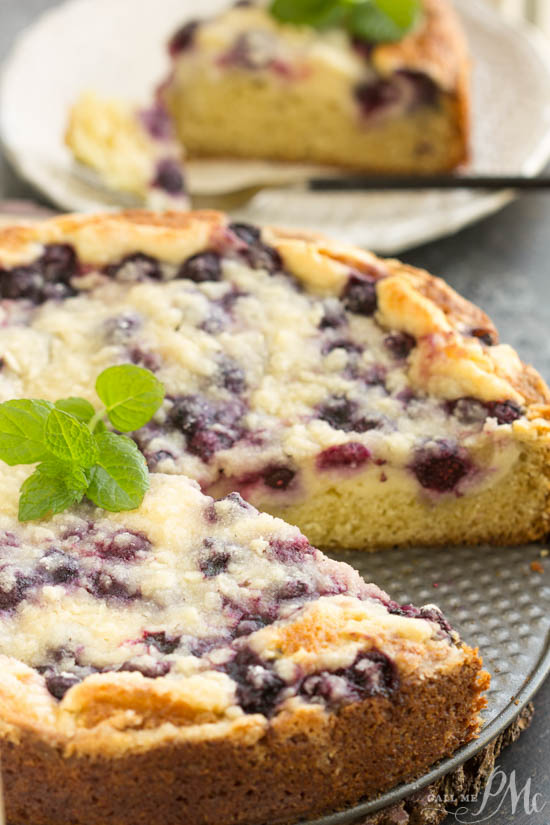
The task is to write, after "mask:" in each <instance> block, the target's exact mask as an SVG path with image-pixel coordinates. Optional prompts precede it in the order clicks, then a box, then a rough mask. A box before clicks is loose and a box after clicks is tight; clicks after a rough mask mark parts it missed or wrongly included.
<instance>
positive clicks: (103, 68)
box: [0, 0, 550, 253]
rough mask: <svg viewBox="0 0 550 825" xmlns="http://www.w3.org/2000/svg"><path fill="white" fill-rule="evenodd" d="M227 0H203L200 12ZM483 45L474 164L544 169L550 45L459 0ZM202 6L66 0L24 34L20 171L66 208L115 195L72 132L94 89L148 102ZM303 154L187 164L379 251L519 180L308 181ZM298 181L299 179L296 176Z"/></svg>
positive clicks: (194, 178) (252, 212) (437, 233)
mask: <svg viewBox="0 0 550 825" xmlns="http://www.w3.org/2000/svg"><path fill="white" fill-rule="evenodd" d="M228 1H229V0H201V3H200V11H199V13H200V15H201V16H206V15H208V14H209V13H212V12H215V11H217V10H218V9H220V8H224V7H225V6H227V4H228ZM456 5H457V7H458V9H459V11H460V13H461V15H462V18H463V21H464V24H465V27H466V30H467V33H468V37H469V41H470V46H471V50H472V53H473V58H474V80H473V87H474V88H473V91H474V136H473V149H474V159H473V167H472V169H473V171H478V172H484V173H498V172H500V173H511V174H517V173H524V174H536V173H537V172H538V171H539V170H540V169H541V168H542V167H543V166H544V165H545V164H546V162H547V160H548V159H549V157H550V45H549V44H548V43H547V42H545V41H543V39H542V36H541V35H537V34H536V32H534V30H531V29H528V28H525V27H522V28H521V29H519V28H518V27H512V26H509V25H507V24H506V23H505V22H504V21H503V20H501V19H500V17H498V16H497V14H496V13H495V12H494V11H493V10H492V9H491V8H490V6H489V5H488V4H487V3H486V2H484V0H457V2H456ZM195 16H197V3H196V0H68V2H65V3H63V4H61V5H60V6H57V7H55V8H54V9H53V10H51V11H49V12H47V13H46V14H45V15H43V16H42V17H40V18H39V19H38V20H37V22H36V23H35V24H34V25H33V26H31V27H30V28H29V29H27V30H26V31H25V32H24V33H23V34H22V35H21V36H20V38H19V39H18V41H17V42H16V44H15V46H14V48H13V51H12V53H11V56H10V57H9V59H8V61H7V62H6V64H5V67H4V71H3V74H2V78H1V82H0V132H1V135H2V140H3V143H4V147H5V149H6V151H7V153H8V156H9V157H10V158H11V160H12V162H13V163H14V165H15V166H16V167H17V169H18V170H19V172H20V173H21V174H22V175H23V176H24V177H25V178H26V179H27V180H29V181H30V182H31V183H32V184H34V185H35V186H36V187H37V188H38V189H40V190H41V191H42V192H44V193H45V194H46V195H47V196H48V197H49V198H50V199H51V200H52V201H54V202H55V203H56V204H57V205H58V206H60V207H62V208H63V209H69V210H85V211H90V210H98V209H105V208H109V207H113V206H114V205H116V198H115V199H110V198H109V197H108V196H104V195H103V194H102V193H101V192H99V191H98V190H97V189H96V188H94V187H93V186H90V185H87V184H86V182H85V181H83V180H82V178H81V177H78V176H77V175H76V174H75V170H74V166H73V163H72V160H71V157H70V155H69V153H68V151H67V150H66V149H65V147H64V145H63V132H64V127H65V121H66V116H67V110H68V107H69V105H70V103H71V102H72V101H73V100H74V99H75V98H76V97H77V96H78V94H79V93H80V92H81V91H82V90H84V89H94V90H96V91H98V92H100V93H104V94H107V95H112V96H117V97H121V98H125V99H129V100H135V101H136V102H141V101H144V100H146V99H147V97H148V95H149V94H150V92H151V91H152V89H153V88H154V86H155V85H156V83H157V82H158V81H159V79H161V78H162V77H163V76H164V74H165V73H166V70H167V65H168V61H167V58H166V55H165V50H164V48H163V44H164V43H165V42H166V40H167V38H168V36H169V34H170V33H171V32H172V31H173V30H174V29H175V28H176V27H177V26H178V25H180V24H181V23H182V22H184V21H185V20H186V19H188V18H190V17H195ZM307 171H309V172H311V171H313V170H311V169H310V170H305V169H304V167H296V166H288V165H285V164H270V163H259V162H252V161H251V162H235V163H227V162H223V163H222V162H220V163H217V162H207V161H201V162H193V163H189V164H188V182H189V186H190V189H191V192H192V194H195V195H196V194H202V195H203V196H204V195H207V196H208V197H209V201H210V204H211V205H213V206H216V205H218V202H217V200H216V197H215V196H216V195H218V194H221V193H227V192H230V191H232V190H234V189H239V188H241V187H246V186H251V185H255V184H262V183H267V182H269V183H274V182H275V183H279V184H286V185H281V186H280V187H278V188H269V189H263V190H262V191H260V192H259V193H258V194H256V195H255V196H254V197H253V198H252V199H251V200H249V201H248V202H247V203H246V204H245V205H244V206H242V205H241V206H239V207H237V208H233V209H232V210H231V211H232V213H233V214H234V215H235V216H236V217H237V218H238V219H239V220H245V221H257V222H258V223H271V224H279V225H285V226H291V227H294V226H296V227H301V228H311V229H315V230H317V231H322V232H325V233H327V234H332V235H335V236H338V237H339V238H340V239H342V240H347V241H349V242H351V243H356V244H360V245H364V246H369V247H371V248H373V249H376V250H378V251H379V252H382V253H394V252H399V251H401V250H403V249H405V248H407V247H411V246H414V245H417V244H419V243H422V242H424V241H428V240H431V239H434V238H437V237H441V236H443V235H446V234H449V233H451V232H454V231H456V230H457V229H459V228H461V227H462V226H465V225H466V224H468V223H471V222H473V221H476V220H478V219H479V218H481V217H483V216H485V215H488V214H490V213H491V212H494V211H496V210H497V209H499V208H500V207H501V206H503V205H504V204H505V203H507V202H508V201H509V200H510V199H511V198H512V196H513V194H512V193H511V192H509V191H502V192H497V193H491V194H484V193H480V192H468V191H464V190H457V191H446V192H443V191H428V192H421V193H419V192H413V193H410V192H409V193H399V192H392V193H342V194H340V193H337V194H334V193H331V194H326V193H312V192H309V191H307V190H306V189H305V188H304V187H302V186H300V183H299V181H300V180H303V177H304V173H305V172H306V174H307ZM291 182H294V183H293V184H292V186H291V188H289V186H288V184H289V183H291Z"/></svg>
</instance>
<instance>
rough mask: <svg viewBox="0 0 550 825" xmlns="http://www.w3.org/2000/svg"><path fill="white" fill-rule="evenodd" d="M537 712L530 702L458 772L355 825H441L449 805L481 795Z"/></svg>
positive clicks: (458, 803) (451, 806) (457, 770)
mask: <svg viewBox="0 0 550 825" xmlns="http://www.w3.org/2000/svg"><path fill="white" fill-rule="evenodd" d="M534 711H535V709H534V706H533V704H532V703H529V704H528V705H526V706H525V707H524V708H523V710H522V711H521V713H520V714H519V715H518V716H517V718H516V719H515V720H514V721H513V722H512V724H511V725H510V726H509V727H508V728H506V730H504V731H503V732H502V733H501V734H499V736H497V737H496V738H495V739H493V741H492V742H490V743H489V744H488V745H487V746H486V747H485V748H483V750H481V751H480V752H479V753H477V754H476V755H475V756H473V757H472V758H471V759H468V761H467V762H465V763H464V764H463V765H461V766H460V767H459V768H457V769H456V770H455V771H453V772H452V773H449V774H447V776H442V777H441V779H438V780H437V781H436V782H433V783H432V784H431V785H428V787H427V788H424V789H423V790H421V791H418V792H417V793H414V794H411V795H410V796H407V797H405V799H402V800H401V802H398V803H396V804H395V805H390V806H389V807H388V808H383V809H382V810H381V811H378V812H377V813H375V814H372V815H371V816H368V817H367V818H366V819H363V820H360V821H357V822H356V823H355V825H439V823H441V822H443V820H444V819H445V818H446V817H447V816H448V814H449V809H450V808H453V807H455V806H457V805H463V804H465V803H466V802H468V801H473V800H474V799H475V798H476V797H477V796H478V794H479V793H480V791H481V790H482V789H483V788H484V786H485V784H486V783H487V780H488V779H489V777H490V775H491V773H492V772H493V770H494V769H495V762H496V760H497V759H498V757H499V756H500V754H501V753H502V751H503V750H504V748H507V747H508V746H509V745H511V744H512V743H513V742H516V741H517V740H518V739H519V737H520V736H521V734H522V733H523V731H524V730H526V729H527V728H528V727H529V725H530V724H531V721H532V719H533V714H534Z"/></svg>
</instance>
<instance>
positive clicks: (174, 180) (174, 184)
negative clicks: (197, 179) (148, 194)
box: [152, 158, 185, 195]
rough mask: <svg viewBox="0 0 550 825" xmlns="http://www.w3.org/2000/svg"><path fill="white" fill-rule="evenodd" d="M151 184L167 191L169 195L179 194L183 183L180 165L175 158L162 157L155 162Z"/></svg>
mask: <svg viewBox="0 0 550 825" xmlns="http://www.w3.org/2000/svg"><path fill="white" fill-rule="evenodd" d="M152 186H156V187H157V189H162V190H164V192H168V194H169V195H181V194H182V192H183V191H184V188H185V184H184V179H183V172H182V171H181V165H180V163H179V161H178V160H177V159H176V158H163V159H162V160H159V162H158V163H157V168H156V172H155V177H154V178H153V181H152Z"/></svg>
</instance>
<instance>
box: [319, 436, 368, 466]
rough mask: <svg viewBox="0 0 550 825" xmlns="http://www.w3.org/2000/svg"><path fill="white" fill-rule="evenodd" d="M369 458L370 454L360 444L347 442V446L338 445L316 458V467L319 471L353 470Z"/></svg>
mask: <svg viewBox="0 0 550 825" xmlns="http://www.w3.org/2000/svg"><path fill="white" fill-rule="evenodd" d="M369 458H370V452H369V451H368V450H367V448H366V447H364V446H363V445H362V444H359V443H358V442H356V441H349V442H348V443H347V444H338V445H336V446H334V447H328V448H327V449H326V450H323V452H322V453H319V455H318V456H317V467H318V468H319V469H320V470H330V469H333V468H340V467H346V468H349V469H351V470H355V469H357V468H358V467H362V466H363V464H365V463H366V462H367V461H368V459H369Z"/></svg>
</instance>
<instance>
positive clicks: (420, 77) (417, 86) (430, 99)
mask: <svg viewBox="0 0 550 825" xmlns="http://www.w3.org/2000/svg"><path fill="white" fill-rule="evenodd" d="M396 74H397V76H398V77H403V78H406V80H407V81H408V83H409V85H410V87H412V89H413V92H414V98H413V100H412V101H411V107H412V106H433V105H434V104H435V103H436V101H437V98H438V96H439V91H438V87H437V85H436V84H435V83H434V81H433V80H432V78H431V77H428V75H427V74H424V72H413V71H410V70H409V69H399V71H398V72H396Z"/></svg>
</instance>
